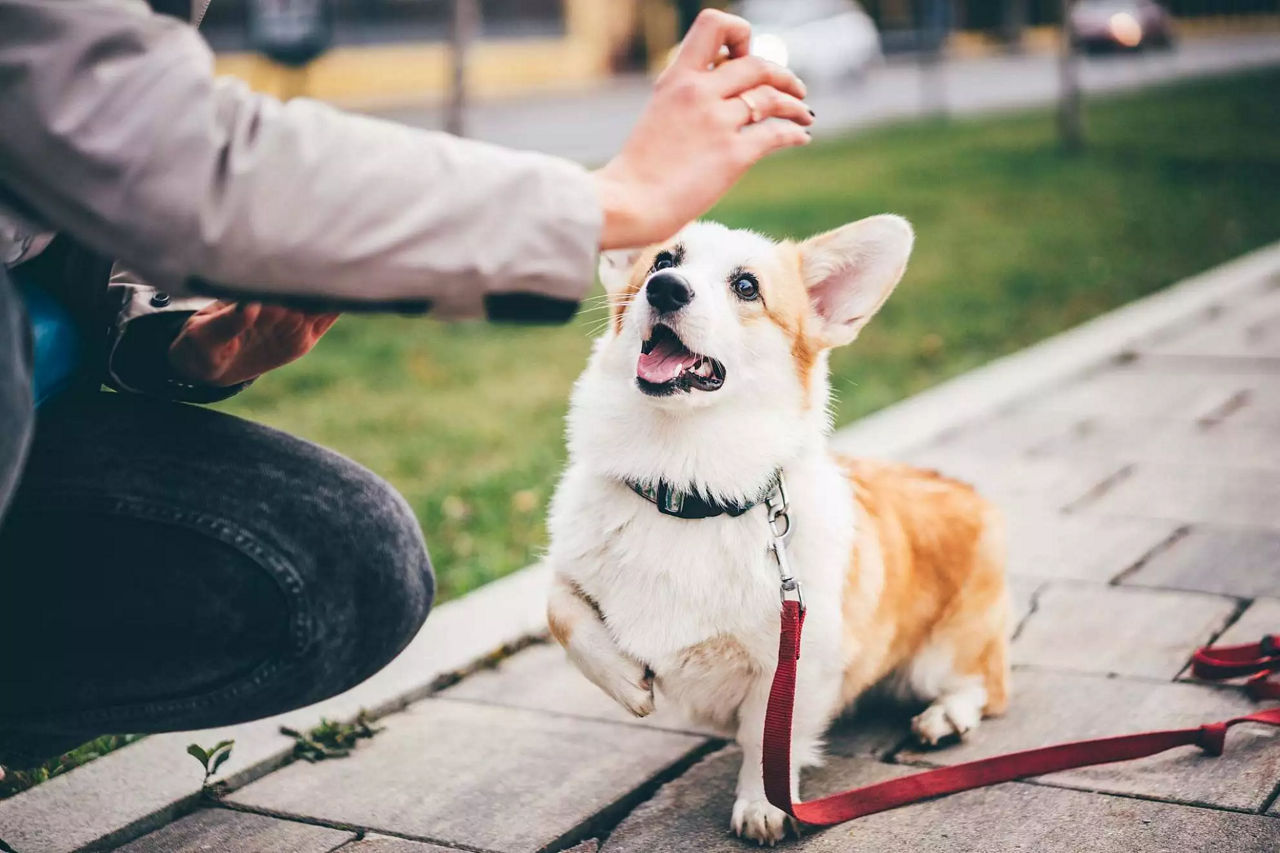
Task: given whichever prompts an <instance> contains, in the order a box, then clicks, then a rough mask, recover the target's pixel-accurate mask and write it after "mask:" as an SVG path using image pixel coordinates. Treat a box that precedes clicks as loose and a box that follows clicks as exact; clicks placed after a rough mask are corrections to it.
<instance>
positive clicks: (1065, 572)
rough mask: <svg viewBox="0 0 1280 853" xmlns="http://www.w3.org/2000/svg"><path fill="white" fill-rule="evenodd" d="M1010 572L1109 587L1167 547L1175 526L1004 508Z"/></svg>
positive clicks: (1136, 519)
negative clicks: (1101, 584)
mask: <svg viewBox="0 0 1280 853" xmlns="http://www.w3.org/2000/svg"><path fill="white" fill-rule="evenodd" d="M1005 522H1006V530H1007V533H1006V535H1007V537H1008V547H1009V562H1008V566H1009V573H1010V574H1013V575H1025V576H1028V577H1039V578H1053V579H1058V580H1064V579H1065V580H1082V581H1094V582H1096V583H1107V582H1109V581H1111V580H1112V579H1114V578H1115V577H1117V576H1118V575H1120V574H1121V573H1123V572H1125V571H1128V570H1129V569H1131V568H1132V567H1134V566H1136V565H1137V564H1138V563H1140V562H1141V561H1142V560H1143V559H1144V558H1146V557H1147V556H1148V555H1151V554H1152V553H1153V552H1156V551H1158V550H1159V549H1160V547H1161V546H1162V545H1163V544H1165V543H1167V542H1169V541H1170V540H1171V539H1172V538H1173V537H1174V535H1175V533H1176V532H1177V531H1178V528H1179V526H1178V525H1177V524H1176V523H1174V522H1169V521H1155V520H1151V519H1144V518H1108V517H1106V516H1100V515H1070V514H1067V513H1063V512H1055V511H1052V510H1045V509H1037V508H1034V507H1027V506H1011V507H1008V508H1006V509H1005Z"/></svg>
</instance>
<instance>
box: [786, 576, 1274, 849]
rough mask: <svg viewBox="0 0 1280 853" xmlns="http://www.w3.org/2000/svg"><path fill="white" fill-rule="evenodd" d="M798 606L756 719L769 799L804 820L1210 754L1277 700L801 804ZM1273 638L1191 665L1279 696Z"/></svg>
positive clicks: (1262, 719)
mask: <svg viewBox="0 0 1280 853" xmlns="http://www.w3.org/2000/svg"><path fill="white" fill-rule="evenodd" d="M803 627H804V608H803V606H802V605H801V603H800V602H798V601H794V600H790V599H788V600H785V601H783V603H782V636H781V640H780V642H779V644H778V671H777V673H776V674H775V675H774V677H773V688H772V689H771V690H770V692H769V710H768V713H767V714H766V716H765V722H764V788H765V793H766V794H767V796H768V797H769V802H771V803H773V804H774V805H775V806H777V807H778V808H780V809H782V810H783V811H785V812H786V813H787V814H789V815H791V816H792V817H794V818H796V819H797V820H799V821H800V822H801V823H807V824H810V825H812V826H831V825H833V824H837V823H844V822H845V821H847V820H853V819H854V818H859V817H864V816H866V815H869V814H875V813H876V812H882V811H887V810H889V809H894V808H897V807H898V806H905V805H907V804H908V803H915V802H919V801H920V800H926V799H929V798H930V797H938V796H942V795H944V794H954V793H957V792H959V791H968V790H969V789H971V788H981V787H984V786H986V785H994V784H996V783H998V782H1009V781H1012V780H1014V779H1021V778H1024V777H1026V776H1039V775H1040V774H1042V773H1054V772H1056V771H1059V770H1067V769H1070V768H1072V767H1087V766H1089V765H1091V764H1106V763H1108V762H1111V761H1128V760H1129V759H1132V758H1144V757H1146V756H1148V755H1155V754H1156V753H1158V752H1164V751H1165V750H1167V749H1173V748H1174V747H1178V746H1193V745H1194V746H1198V747H1200V748H1201V749H1203V750H1204V751H1205V752H1207V753H1209V754H1210V755H1214V756H1217V755H1221V754H1222V750H1223V746H1224V744H1225V741H1226V735H1227V729H1229V728H1231V727H1232V726H1234V725H1236V724H1237V723H1264V724H1266V725H1270V726H1280V707H1277V708H1270V709H1268V710H1265V711H1258V712H1257V713H1254V714H1248V715H1246V716H1243V717H1235V718H1233V719H1230V720H1224V721H1222V722H1217V723H1207V724H1205V725H1203V726H1199V727H1197V728H1193V729H1171V730H1169V731H1160V732H1143V733H1141V734H1131V735H1120V736H1118V737H1108V738H1098V739H1096V740H1082V741H1076V742H1074V743H1061V744H1057V745H1055V746H1045V747H1041V748H1039V749H1028V750H1024V751H1023V752H1011V753H1009V754H1008V755H997V756H994V757H992V758H985V759H982V760H981V761H971V762H968V763H967V764H957V765H954V766H952V767H943V768H940V769H938V770H927V771H925V772H923V773H916V774H913V775H911V776H903V777H900V778H898V779H890V780H889V781H887V782H879V783H877V784H875V785H867V786H866V787H864V788H857V789H854V790H852V791H844V792H842V793H839V794H832V795H831V796H829V797H823V798H822V799H820V800H812V801H810V802H807V803H793V802H792V801H791V710H792V706H793V705H794V704H795V695H796V661H797V660H799V659H800V632H801V629H802V628H803ZM1278 642H1280V638H1277V637H1275V636H1267V637H1263V638H1262V641H1261V642H1258V643H1249V644H1246V645H1242V646H1220V647H1217V648H1211V647H1206V648H1203V649H1200V650H1199V651H1197V652H1196V653H1195V657H1194V658H1193V660H1192V671H1193V672H1194V674H1195V675H1196V676H1197V677H1199V678H1209V679H1221V678H1235V677H1237V676H1244V675H1248V676H1251V678H1250V679H1249V682H1248V684H1247V689H1248V691H1249V695H1250V696H1252V697H1253V698H1255V699H1257V698H1263V697H1268V698H1274V697H1280V681H1273V680H1269V679H1268V676H1269V675H1270V674H1271V673H1274V672H1280V647H1278V645H1277V644H1278Z"/></svg>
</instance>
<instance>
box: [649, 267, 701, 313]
mask: <svg viewBox="0 0 1280 853" xmlns="http://www.w3.org/2000/svg"><path fill="white" fill-rule="evenodd" d="M644 291H645V296H646V297H647V298H648V300H649V304H650V305H652V306H653V307H654V308H656V309H658V313H659V314H669V313H671V312H672V311H679V310H680V309H681V308H683V307H684V306H686V305H688V304H689V301H690V300H692V299H693V288H691V287H690V286H689V282H687V281H685V279H684V278H683V277H682V276H679V275H676V274H675V273H673V272H660V273H658V274H657V275H655V276H654V277H653V278H651V279H649V284H648V285H647V286H646V287H645V289H644Z"/></svg>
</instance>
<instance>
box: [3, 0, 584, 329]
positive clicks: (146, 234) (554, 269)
mask: <svg viewBox="0 0 1280 853" xmlns="http://www.w3.org/2000/svg"><path fill="white" fill-rule="evenodd" d="M205 5H207V4H205V3H202V2H200V0H195V2H194V3H193V6H194V7H195V8H196V10H197V11H196V15H197V17H198V15H199V14H200V13H201V12H203V8H204V6H205ZM600 228H601V212H600V210H599V206H598V203H597V200H596V197H595V193H594V190H593V187H592V184H591V181H590V177H589V175H588V173H587V172H586V171H584V170H583V169H582V168H581V167H579V166H577V165H575V164H572V163H569V162H567V161H564V160H560V159H556V158H553V157H548V156H544V155H541V154H534V153H522V152H515V151H509V150H505V149H501V148H497V147H493V146H490V145H485V144H483V143H478V142H471V141H465V140H459V139H456V138H453V137H451V136H448V135H445V134H440V133H430V132H424V131H420V130H413V129H410V128H407V127H403V126H400V125H396V124H393V123H389V122H385V121H379V120H376V119H372V118H366V117H362V116H358V115H352V114H348V113H343V112H340V111H338V110H335V109H332V108H330V107H327V106H325V105H324V104H321V103H318V102H316V101H312V100H307V99H296V100H293V101H289V102H288V103H281V102H280V101H278V100H275V99H273V98H270V97H266V96H263V95H260V94H256V93H254V92H252V91H250V90H249V89H248V88H246V87H245V86H244V85H243V84H242V83H240V82H238V81H236V80H232V79H218V78H215V77H214V76H213V55H212V53H211V52H210V50H209V48H208V46H207V45H206V44H205V42H204V41H203V40H202V39H201V38H200V36H199V35H198V34H197V32H196V30H195V29H194V27H193V26H191V24H189V23H187V22H184V21H180V20H177V19H175V18H171V17H167V16H164V15H160V14H156V13H155V12H153V11H152V10H151V8H150V7H149V6H148V5H147V4H146V3H144V2H141V0H0V262H3V263H5V264H6V265H9V266H13V265H14V264H16V263H19V262H20V261H23V260H26V259H28V258H30V257H31V256H32V255H34V254H35V253H36V252H37V251H39V250H40V249H41V248H42V247H43V245H44V244H45V243H47V233H48V232H49V231H52V230H54V229H58V230H65V231H66V232H68V233H70V234H71V235H73V236H74V237H76V238H77V239H78V240H79V241H81V242H82V243H84V244H86V245H88V246H90V247H92V248H93V249H95V250H97V251H100V252H103V253H106V254H109V255H110V256H112V257H116V258H119V259H120V260H121V262H122V263H123V264H125V265H126V266H128V267H129V268H130V269H133V270H136V271H137V273H138V274H139V276H140V277H141V279H142V280H144V281H146V282H148V283H150V284H151V285H154V286H155V287H156V288H159V289H161V290H164V291H168V292H172V293H174V294H175V295H177V296H184V295H192V294H201V293H203V294H217V295H224V294H225V295H232V296H271V297H290V298H301V299H303V300H304V301H306V302H308V303H317V304H327V305H340V306H345V305H348V304H363V305H366V306H371V307H373V306H386V307H403V306H406V305H409V306H415V305H416V306H421V307H429V308H431V310H433V312H435V313H437V314H441V315H444V316H448V317H478V316H484V315H485V314H486V313H487V314H488V315H490V316H494V315H504V314H505V315H511V314H513V313H515V314H524V315H528V314H530V313H533V314H535V315H536V314H537V313H538V311H539V306H541V307H546V306H547V305H551V310H550V312H549V313H550V314H556V313H560V314H562V315H563V314H564V313H565V311H564V310H562V307H563V306H571V305H572V304H573V303H575V302H576V300H577V299H578V298H579V297H580V296H581V295H582V294H583V293H584V292H585V290H586V289H587V287H588V286H589V285H590V283H591V281H592V279H593V273H592V266H593V263H594V258H595V253H596V247H597V246H598V241H599V231H600ZM142 301H144V302H149V301H150V300H149V297H144V298H143V299H142ZM124 304H126V305H127V306H132V309H131V310H133V311H135V312H136V311H138V310H141V309H140V308H139V305H140V302H139V300H138V299H137V298H133V297H129V298H126V299H125V300H124ZM556 306H561V307H556ZM184 307H188V306H185V305H184ZM188 310H189V309H188Z"/></svg>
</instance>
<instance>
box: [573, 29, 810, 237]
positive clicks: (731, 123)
mask: <svg viewBox="0 0 1280 853" xmlns="http://www.w3.org/2000/svg"><path fill="white" fill-rule="evenodd" d="M750 41H751V26H750V24H748V23H747V22H746V21H744V20H743V19H742V18H739V17H736V16H734V15H729V14H726V13H724V12H719V11H716V10H713V9H707V10H704V11H703V12H702V13H701V14H700V15H698V18H697V20H696V21H694V24H693V26H692V27H691V28H690V30H689V34H688V35H687V36H685V39H684V42H683V43H682V44H681V45H680V49H679V51H678V52H677V54H676V57H675V59H674V60H673V61H672V63H671V65H670V67H668V68H667V69H666V70H665V71H664V72H663V73H662V75H661V76H660V77H659V78H658V80H657V83H656V84H655V85H654V90H653V97H652V98H651V99H650V100H649V103H648V105H647V106H646V107H645V110H644V113H643V114H642V115H641V116H640V120H639V122H637V124H636V126H635V129H634V130H633V131H632V132H631V136H630V138H628V140H627V142H626V144H625V145H624V146H623V148H622V151H621V153H619V154H618V156H616V157H615V158H613V160H611V161H609V163H608V164H607V165H605V166H604V167H603V168H601V169H599V170H598V171H597V172H596V173H595V180H596V187H597V192H598V195H599V198H600V202H601V206H602V207H603V209H604V230H603V232H602V234H601V238H600V248H601V249H620V248H632V247H637V246H644V245H647V244H649V243H655V242H658V241H660V240H663V239H666V238H667V237H670V236H671V235H672V234H674V233H675V232H676V231H678V230H679V229H680V228H681V227H683V226H684V225H685V224H686V223H688V222H689V221H691V220H693V219H696V218H697V217H698V216H701V215H702V214H703V213H705V212H706V211H707V210H708V209H709V208H710V207H711V206H712V205H713V204H715V202H716V201H717V200H718V199H719V198H720V196H722V195H723V194H724V193H725V192H726V191H727V190H728V189H729V188H730V187H731V186H733V184H734V183H735V182H736V181H737V180H738V178H740V177H741V176H742V174H743V173H744V172H745V171H746V170H747V169H748V168H750V167H751V166H752V164H754V163H755V162H756V161H757V160H759V159H760V158H761V157H764V156H765V155H766V154H769V153H771V152H773V151H777V150H779V149H782V148H791V147H794V146H797V145H804V144H805V143H807V142H808V141H809V134H808V132H807V131H806V130H805V127H806V126H808V125H810V124H812V123H813V112H812V111H811V110H810V109H809V108H808V106H807V105H806V104H805V103H804V101H803V100H802V99H803V98H804V97H805V87H804V84H803V83H802V82H800V79H799V78H798V77H796V76H795V74H793V73H791V72H790V71H788V70H787V69H785V68H783V67H781V66H779V65H775V64H773V63H771V62H767V61H765V60H763V59H760V58H759V57H756V56H749V55H748V54H747V48H748V46H749V44H750ZM726 48H727V50H728V59H727V60H725V61H723V62H722V61H721V60H722V59H723V58H724V51H725V49H726ZM771 118H777V119H783V121H767V119H771Z"/></svg>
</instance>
